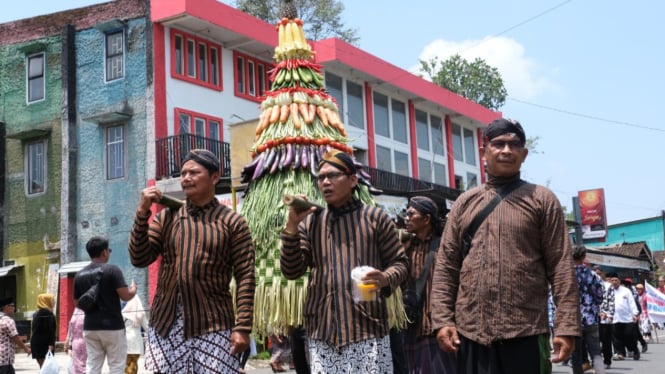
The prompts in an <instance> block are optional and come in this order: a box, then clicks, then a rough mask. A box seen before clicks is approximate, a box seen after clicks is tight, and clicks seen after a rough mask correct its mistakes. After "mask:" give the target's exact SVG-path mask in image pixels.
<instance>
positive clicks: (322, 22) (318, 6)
mask: <svg viewBox="0 0 665 374" xmlns="http://www.w3.org/2000/svg"><path fill="white" fill-rule="evenodd" d="M281 2H282V1H281V0H236V1H235V6H236V8H237V9H239V10H241V11H243V12H245V13H249V14H251V15H253V16H254V17H257V18H260V19H262V20H264V21H266V22H269V23H272V24H277V22H278V21H279V20H280V19H281V17H280V13H279V12H280V3H281ZM295 5H296V8H297V9H298V17H299V18H300V19H301V20H303V22H304V23H305V33H306V34H307V36H308V37H309V38H311V39H312V40H321V39H325V38H328V37H337V38H339V39H341V40H344V41H345V42H347V43H350V44H357V43H358V41H359V40H360V37H359V36H358V31H357V30H356V29H351V28H345V27H344V23H343V22H342V17H341V14H342V12H343V11H344V4H342V2H341V1H340V0H295Z"/></svg>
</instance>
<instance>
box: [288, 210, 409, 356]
mask: <svg viewBox="0 0 665 374" xmlns="http://www.w3.org/2000/svg"><path fill="white" fill-rule="evenodd" d="M298 230H299V233H298V236H289V235H287V234H285V233H284V232H283V233H282V235H281V239H282V253H281V258H280V267H281V272H282V274H283V275H284V276H285V277H286V278H288V279H297V278H299V277H300V276H302V275H303V274H305V272H306V271H307V269H308V268H309V270H310V274H309V281H308V285H307V296H306V301H305V310H304V317H305V328H306V331H307V334H308V336H309V337H310V338H313V339H316V340H322V341H325V342H327V343H328V344H330V345H332V346H334V347H343V346H346V345H348V344H351V343H357V342H360V341H363V340H367V339H372V338H381V337H384V336H386V335H388V332H389V327H388V314H387V309H386V300H385V298H384V297H385V296H387V295H389V294H390V293H392V291H393V290H394V289H395V288H396V287H398V286H399V285H400V284H401V283H402V282H403V281H404V279H406V275H407V271H408V270H407V258H406V255H405V253H404V249H403V248H402V245H401V244H400V242H399V240H398V237H397V234H396V231H395V225H394V223H393V221H392V220H391V218H390V216H389V215H388V213H386V211H385V210H383V209H381V208H378V207H372V206H367V205H363V204H362V203H361V202H360V201H357V200H354V201H352V202H351V203H349V204H348V205H347V206H345V207H343V208H341V209H335V208H332V207H330V206H329V207H328V208H326V209H324V210H323V211H322V212H321V213H319V214H311V215H310V216H309V217H308V218H307V219H305V221H303V222H301V223H300V225H299V226H298ZM362 265H368V266H372V267H374V268H376V269H379V270H381V271H383V272H384V273H385V274H386V277H387V279H388V283H389V286H388V287H386V288H384V289H383V290H382V292H381V293H380V296H381V297H379V298H378V299H377V301H370V302H359V303H354V301H353V289H352V287H353V284H352V281H351V270H352V269H353V268H354V267H356V266H362Z"/></svg>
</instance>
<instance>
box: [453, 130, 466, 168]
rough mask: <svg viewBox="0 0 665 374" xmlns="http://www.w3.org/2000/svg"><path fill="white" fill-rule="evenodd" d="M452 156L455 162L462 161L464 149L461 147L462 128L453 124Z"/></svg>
mask: <svg viewBox="0 0 665 374" xmlns="http://www.w3.org/2000/svg"><path fill="white" fill-rule="evenodd" d="M452 133H453V139H452V140H453V156H454V157H455V160H457V161H464V148H463V146H462V128H461V127H460V126H459V125H456V124H454V123H453V128H452Z"/></svg>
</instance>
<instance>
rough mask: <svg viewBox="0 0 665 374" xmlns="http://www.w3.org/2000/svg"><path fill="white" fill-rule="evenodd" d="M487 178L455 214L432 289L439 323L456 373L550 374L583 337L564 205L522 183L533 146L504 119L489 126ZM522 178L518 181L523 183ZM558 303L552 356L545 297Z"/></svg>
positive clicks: (434, 324)
mask: <svg viewBox="0 0 665 374" xmlns="http://www.w3.org/2000/svg"><path fill="white" fill-rule="evenodd" d="M482 140H483V147H482V148H481V152H482V153H483V154H484V158H485V161H486V163H487V172H488V181H487V183H486V184H483V185H482V186H479V187H477V188H474V189H472V190H470V191H467V192H465V193H464V194H462V195H461V196H460V197H459V198H458V199H457V201H456V202H455V205H454V206H453V209H452V211H451V212H450V215H449V216H448V220H447V224H446V228H445V232H444V234H443V237H442V240H441V248H440V249H439V252H438V256H437V262H436V265H435V268H434V269H435V270H434V279H433V286H432V295H431V309H432V318H431V319H432V327H433V329H434V331H435V332H436V337H437V340H438V342H439V346H440V347H441V349H443V350H444V351H448V352H457V359H458V368H459V373H461V374H462V373H471V374H483V373H498V374H521V373H524V374H533V373H549V372H551V362H561V361H563V360H565V359H566V358H568V356H570V354H571V353H572V351H573V348H574V344H575V343H574V339H575V337H576V336H579V335H580V326H579V321H580V310H579V298H578V287H577V279H576V277H575V271H574V266H573V261H572V256H571V249H570V243H569V241H568V233H567V228H566V222H565V219H564V216H563V210H562V209H561V204H560V203H559V201H558V200H557V198H556V196H555V195H554V194H553V193H552V192H551V191H550V190H548V189H547V188H545V187H542V186H538V185H534V184H530V183H526V182H523V181H520V167H521V165H522V163H523V162H524V160H525V159H526V156H527V154H528V150H527V149H526V148H525V143H526V135H525V133H524V130H523V129H522V126H521V125H520V124H519V123H518V122H515V121H511V120H506V119H498V120H495V121H493V122H492V123H490V124H489V125H488V127H487V128H486V129H485V130H484V132H483V139H482ZM518 183H520V184H518ZM511 185H512V186H518V187H516V189H514V190H513V191H512V193H510V194H508V195H507V196H505V197H504V198H503V200H502V201H501V202H500V203H499V204H498V205H497V206H496V207H495V208H494V210H493V211H492V212H491V213H490V214H489V215H488V216H487V217H486V219H485V220H484V221H483V222H482V223H481V224H480V226H479V227H478V230H477V231H476V232H475V235H473V237H472V239H471V240H470V246H469V251H468V255H466V257H464V256H463V255H462V253H463V250H462V238H463V236H464V235H465V232H466V230H467V228H468V227H469V226H470V224H471V222H472V221H473V219H474V217H475V216H476V215H477V214H478V213H479V212H480V211H481V210H483V208H484V207H485V206H486V205H487V204H488V202H489V201H490V200H492V199H493V198H494V197H495V196H496V195H497V194H499V193H501V191H502V189H503V188H505V187H506V186H511ZM548 284H549V285H551V287H552V294H553V297H554V302H555V304H556V306H557V310H556V314H555V317H554V338H553V343H554V352H553V356H552V358H551V362H550V349H549V335H548V330H549V326H548V313H547V293H548Z"/></svg>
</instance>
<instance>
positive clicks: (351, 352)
mask: <svg viewBox="0 0 665 374" xmlns="http://www.w3.org/2000/svg"><path fill="white" fill-rule="evenodd" d="M308 348H309V357H310V369H311V370H310V371H311V372H312V373H316V374H337V373H371V374H393V360H392V355H391V354H390V337H389V336H384V337H383V338H379V339H367V340H363V341H360V342H357V343H351V344H348V345H345V346H344V347H341V348H339V349H337V348H335V347H333V346H331V345H330V344H328V343H326V342H325V341H323V340H315V339H309V340H308Z"/></svg>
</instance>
